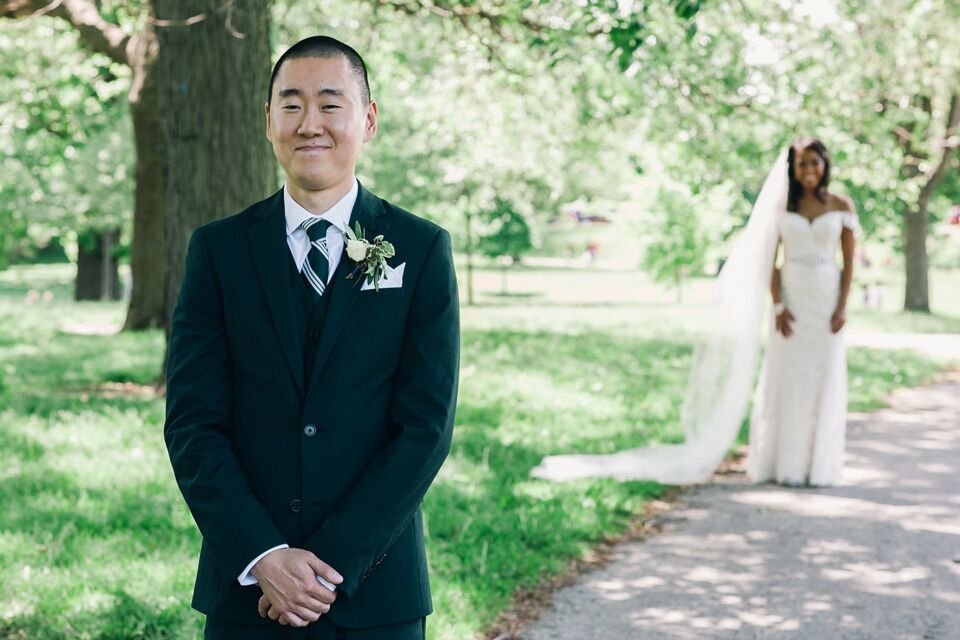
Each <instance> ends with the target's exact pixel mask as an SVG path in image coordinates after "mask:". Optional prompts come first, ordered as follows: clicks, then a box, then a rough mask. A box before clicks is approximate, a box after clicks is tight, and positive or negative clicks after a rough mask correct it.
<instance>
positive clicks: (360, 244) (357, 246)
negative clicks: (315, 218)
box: [346, 222, 396, 291]
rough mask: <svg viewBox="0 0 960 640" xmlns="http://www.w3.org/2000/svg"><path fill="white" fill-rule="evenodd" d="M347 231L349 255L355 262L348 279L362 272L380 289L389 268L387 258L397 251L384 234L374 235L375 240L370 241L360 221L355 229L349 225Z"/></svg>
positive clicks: (374, 286) (375, 287)
mask: <svg viewBox="0 0 960 640" xmlns="http://www.w3.org/2000/svg"><path fill="white" fill-rule="evenodd" d="M346 233H347V257H348V258H350V259H351V260H352V261H353V263H354V267H353V269H352V270H351V271H350V273H349V274H347V279H348V280H350V279H353V277H354V276H356V275H357V274H359V273H362V274H364V275H365V276H367V277H368V278H370V279H371V280H373V288H374V289H376V290H377V291H380V278H382V277H383V274H384V272H385V271H386V269H387V258H392V257H393V256H394V254H395V253H396V252H395V251H394V249H393V245H392V244H390V243H389V242H387V241H386V240H384V239H383V236H376V237H374V239H373V242H370V241H368V240H367V239H366V238H365V237H364V232H363V229H362V228H361V227H360V223H359V222H357V223H356V230H355V231H354V230H353V229H351V228H350V227H349V226H348V227H347V228H346Z"/></svg>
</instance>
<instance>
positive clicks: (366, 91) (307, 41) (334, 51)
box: [267, 36, 370, 104]
mask: <svg viewBox="0 0 960 640" xmlns="http://www.w3.org/2000/svg"><path fill="white" fill-rule="evenodd" d="M337 56H343V57H344V58H346V59H347V64H349V65H350V70H351V71H353V73H354V75H356V76H357V82H358V83H359V85H360V96H361V97H362V98H363V102H364V104H367V103H369V102H370V82H369V81H368V80H367V65H366V64H365V63H364V62H363V58H361V57H360V54H359V53H357V52H356V50H355V49H354V48H353V47H351V46H350V45H348V44H345V43H343V42H340V41H339V40H337V39H336V38H331V37H330V36H310V37H309V38H304V39H303V40H301V41H300V42H297V43H296V44H294V45H293V46H292V47H290V48H289V49H287V50H286V51H284V52H283V55H281V56H280V58H279V59H277V64H275V65H273V73H272V74H270V86H269V87H268V88H267V104H270V99H271V98H272V97H273V81H274V80H276V79H277V72H279V71H280V66H281V65H282V64H283V62H284V60H291V59H294V58H335V57H337Z"/></svg>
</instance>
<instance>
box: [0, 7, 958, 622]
mask: <svg viewBox="0 0 960 640" xmlns="http://www.w3.org/2000/svg"><path fill="white" fill-rule="evenodd" d="M958 28H960V5H956V4H955V3H948V2H937V1H929V0H928V1H924V0H888V1H884V2H881V1H879V0H806V1H803V0H779V1H775V2H770V1H769V0H738V1H720V0H717V1H713V2H709V1H708V2H693V1H688V0H649V1H646V2H644V1H633V2H631V1H629V0H620V1H619V2H618V1H611V0H578V1H563V2H561V1H550V0H522V1H520V2H502V1H500V0H462V1H461V0H344V1H337V2H331V1H323V0H275V1H274V2H257V1H252V0H246V1H245V0H151V1H149V2H148V1H146V0H139V1H138V0H131V1H128V2H120V1H118V0H56V1H53V2H49V1H48V0H0V505H2V508H0V594H2V596H0V637H2V638H30V639H43V640H46V639H55V638H91V639H93V638H97V639H104V640H106V639H128V638H194V637H197V636H198V634H199V630H200V629H201V627H202V619H201V617H200V616H199V614H197V613H196V612H194V611H192V610H191V609H190V608H189V598H190V594H191V591H192V581H193V576H194V570H195V559H196V554H197V552H198V549H199V535H198V533H197V531H196V529H195V526H194V524H193V521H192V519H191V517H190V514H189V512H188V511H187V509H186V507H185V505H184V504H183V502H182V499H181V497H180V495H179V493H178V491H177V489H176V485H175V483H174V480H173V476H172V473H171V471H170V468H169V463H168V461H167V458H166V452H165V449H164V445H163V439H162V423H163V395H162V388H160V387H159V386H158V383H159V381H160V379H161V371H162V362H163V358H164V353H165V327H166V326H167V323H168V320H169V317H170V312H171V310H172V309H171V307H172V301H173V300H174V299H175V293H176V290H177V287H178V285H179V279H180V277H181V275H182V268H183V264H182V262H183V254H184V251H185V247H186V238H187V237H188V236H189V233H190V231H191V230H192V229H193V228H195V227H196V226H197V225H198V224H201V223H203V222H206V221H209V220H212V219H215V218H217V217H220V216H223V215H226V214H229V213H232V212H235V211H238V210H240V209H241V208H243V207H244V206H246V205H247V204H249V203H251V202H253V201H256V200H259V199H261V198H263V197H264V196H266V195H267V194H269V193H271V192H272V191H273V190H275V189H276V188H277V187H278V186H279V184H280V181H279V180H280V176H279V174H278V170H277V167H276V164H275V162H274V160H273V157H272V155H271V153H270V150H269V147H268V145H267V143H266V141H265V140H264V139H263V135H262V129H263V113H262V104H263V102H264V100H265V93H266V85H267V80H268V78H269V71H270V66H271V63H272V60H274V59H276V56H277V55H278V54H279V53H280V52H281V51H282V50H283V49H284V48H286V47H287V46H289V45H290V44H292V43H293V42H295V41H296V40H298V39H299V38H301V37H304V36H306V35H310V34H314V33H327V34H331V35H334V36H336V37H338V38H340V39H343V40H344V41H346V42H348V43H351V44H352V45H353V46H355V47H356V48H357V49H358V50H359V51H360V52H361V53H362V54H363V55H364V56H365V58H366V60H367V62H368V65H369V68H370V74H371V85H372V90H373V96H374V98H375V99H376V100H377V101H378V103H379V105H380V110H381V118H380V132H379V134H378V136H377V138H376V139H375V140H374V141H373V142H372V143H370V144H369V145H368V147H367V148H366V150H365V152H364V155H363V156H362V157H361V162H360V166H359V167H358V173H359V176H360V179H361V180H362V181H363V182H364V184H365V185H366V186H368V187H369V188H371V189H372V190H373V191H374V192H375V193H377V194H379V195H381V196H383V197H386V198H388V199H389V200H391V201H393V202H395V203H397V204H399V205H400V206H403V207H405V208H408V209H410V210H412V211H414V212H417V213H419V214H421V215H424V216H426V217H429V218H431V219H433V220H435V221H437V222H438V223H440V224H442V225H444V226H445V227H446V228H447V229H449V230H450V232H451V234H452V236H453V239H454V243H455V250H456V262H457V269H458V278H459V281H460V289H461V296H462V304H463V310H462V314H463V357H462V369H461V396H460V402H459V406H458V413H457V424H456V432H455V437H454V442H453V448H452V451H451V455H450V458H449V460H448V461H447V463H446V464H445V466H444V468H443V469H442V470H441V473H440V475H439V477H438V480H437V482H436V483H435V485H434V487H433V488H432V489H431V490H430V492H429V494H428V495H427V498H426V500H425V502H424V510H425V525H426V529H427V539H428V555H429V561H430V568H431V573H432V576H433V586H434V594H435V597H434V604H435V609H436V613H435V614H434V615H433V616H431V618H430V620H429V624H428V633H429V636H430V637H431V638H433V639H443V640H454V639H456V640H463V639H466V638H472V637H482V635H483V634H485V633H489V632H490V630H491V629H492V628H493V627H492V625H494V622H495V620H496V618H497V616H498V615H499V614H500V613H501V612H502V611H504V610H505V609H507V608H509V607H510V605H511V602H512V601H513V599H514V598H515V596H516V594H518V593H519V592H521V591H522V590H524V589H529V588H532V587H536V585H537V584H539V583H541V582H542V581H544V580H546V579H547V578H548V577H549V576H551V575H556V574H558V573H563V572H564V571H566V570H567V567H568V566H569V563H570V561H571V559H573V558H577V557H582V556H583V555H584V554H585V553H588V552H589V550H590V549H591V548H593V547H594V546H595V545H596V544H598V543H599V542H601V541H603V540H606V539H609V538H611V537H615V536H617V535H619V534H620V533H622V532H623V531H624V530H625V529H626V528H627V527H628V526H629V525H630V523H631V522H632V521H633V520H634V519H635V518H636V517H637V515H638V514H640V513H642V511H643V507H644V504H645V503H646V502H647V501H649V500H651V499H654V498H656V497H658V496H659V495H661V494H662V492H663V490H664V488H663V487H660V486H658V485H656V484H654V483H642V482H628V483H617V482H613V481H609V480H587V481H581V482H576V483H570V484H560V485H554V484H549V483H546V482H542V481H536V480H532V479H530V478H529V477H528V474H529V470H530V469H531V468H532V467H533V466H535V465H536V464H537V463H538V462H539V461H540V459H541V457H542V456H543V455H545V454H551V453H561V452H610V451H615V450H618V449H622V448H626V447H632V446H637V445H639V444H642V443H644V442H652V441H658V440H659V441H677V440H678V439H679V438H680V437H681V436H680V432H679V429H678V410H679V402H680V399H681V398H682V394H683V390H684V384H685V370H686V368H687V366H688V364H689V360H690V355H691V352H692V347H693V344H694V343H695V340H696V335H697V332H698V330H699V328H701V327H702V326H703V325H704V323H705V322H706V321H709V318H704V317H702V310H703V309H704V308H705V303H706V301H707V300H708V299H709V286H710V282H711V280H712V278H713V276H714V275H715V273H716V270H717V268H718V266H719V265H720V264H722V260H723V258H724V255H725V252H726V250H727V249H728V247H729V239H730V237H731V235H732V234H733V233H735V232H736V230H737V229H738V228H739V227H741V226H742V224H743V222H744V221H745V219H746V216H747V215H748V214H749V211H750V207H751V202H752V201H753V199H754V198H755V197H756V194H757V192H758V191H759V188H760V185H761V183H762V180H763V178H764V177H765V175H766V172H767V171H768V169H769V167H770V166H771V165H772V163H773V161H774V159H775V158H776V156H777V153H778V152H779V150H780V149H782V148H783V147H784V146H785V145H786V144H787V143H788V142H789V140H790V139H791V138H793V137H795V136H797V135H801V134H816V135H817V136H819V137H820V138H822V139H823V140H824V141H825V143H826V144H827V147H828V148H829V149H830V150H831V153H832V159H833V161H834V172H833V188H834V190H836V191H837V192H841V193H846V194H848V195H850V196H851V197H852V198H853V200H854V201H855V202H856V204H857V206H858V209H859V214H860V219H861V222H862V224H863V227H864V237H863V240H864V241H863V243H862V244H861V252H860V254H859V255H858V259H857V265H856V270H855V277H854V288H853V290H852V292H851V296H850V303H849V325H848V326H849V330H848V331H849V335H850V342H851V345H852V346H851V348H850V354H849V359H850V388H851V401H850V408H851V410H854V411H863V410H869V409H871V408H875V407H878V406H880V405H881V404H882V401H883V397H884V396H885V395H886V394H887V393H888V392H889V391H890V390H891V389H893V388H895V387H897V386H904V385H915V384H921V383H923V382H925V381H928V380H931V379H932V378H934V377H935V376H936V375H937V373H938V372H939V371H941V370H942V369H944V368H945V367H948V366H952V364H953V363H952V362H951V361H950V359H949V357H947V356H949V353H947V352H946V350H943V349H938V345H939V344H941V342H942V343H943V344H946V343H947V342H948V340H949V339H952V338H950V337H949V334H958V333H960V284H958V276H960V271H958V269H960V224H958V220H957V217H958V212H960V209H958V208H957V203H960V171H958V166H960V156H958V151H957V148H958V147H957V141H958V139H957V124H958V121H960V41H958V39H957V38H956V37H955V34H956V33H957V31H958ZM898 345H923V346H924V348H922V349H898V348H890V347H896V346H898Z"/></svg>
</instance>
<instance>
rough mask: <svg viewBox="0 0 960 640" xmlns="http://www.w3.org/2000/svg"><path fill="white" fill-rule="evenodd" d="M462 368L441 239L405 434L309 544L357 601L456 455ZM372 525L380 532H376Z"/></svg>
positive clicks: (401, 423)
mask: <svg viewBox="0 0 960 640" xmlns="http://www.w3.org/2000/svg"><path fill="white" fill-rule="evenodd" d="M459 367H460V310H459V300H458V297H457V281H456V274H455V272H454V268H453V255H452V252H451V247H450V235H449V234H448V233H447V232H446V231H442V230H441V231H439V232H438V233H437V235H436V237H435V238H434V241H433V244H432V246H431V247H430V249H429V251H428V254H427V258H426V260H425V262H424V266H423V269H422V271H421V273H420V276H419V279H418V282H417V283H416V286H415V289H414V292H413V300H412V301H411V307H410V312H409V316H408V318H407V326H406V330H405V334H404V338H403V345H402V347H401V352H400V364H399V367H398V370H397V373H396V377H395V381H394V391H393V397H392V398H391V407H390V419H391V420H392V421H393V422H394V424H396V425H397V426H398V427H399V434H398V435H397V436H396V437H395V438H394V439H393V440H392V441H391V442H390V444H389V445H387V447H385V448H384V449H383V450H382V451H381V452H380V453H379V454H378V455H377V456H376V457H375V458H374V459H373V461H372V462H371V463H370V464H369V466H368V467H367V470H366V471H365V472H364V474H363V475H362V476H361V478H360V480H359V482H358V483H357V484H356V485H355V486H354V487H353V488H352V489H351V490H350V492H349V493H347V495H346V496H344V497H343V498H342V499H341V501H340V502H339V503H338V505H337V508H336V510H335V511H334V512H333V513H331V514H330V515H329V516H328V517H327V518H326V519H325V520H324V522H323V524H322V525H321V526H320V528H319V529H318V530H317V531H316V532H314V534H313V535H311V536H310V538H309V539H308V540H307V543H306V545H305V547H306V548H307V549H309V550H310V551H313V552H314V553H315V554H316V555H317V556H318V557H319V558H320V559H321V560H323V561H324V562H326V563H327V564H329V565H330V566H332V567H333V568H334V569H336V570H337V571H338V572H339V573H340V574H341V575H342V576H343V583H342V584H340V585H339V589H340V590H341V591H342V592H344V593H345V594H346V595H347V596H348V597H353V595H354V594H355V593H356V590H357V587H358V586H359V584H360V582H361V581H362V577H363V575H364V573H365V572H366V571H368V570H369V569H371V568H372V567H373V566H374V564H375V563H376V562H377V560H378V558H380V557H381V556H382V555H383V554H384V553H385V552H386V551H387V550H388V549H389V548H390V547H391V546H392V545H393V543H394V542H395V541H396V540H397V538H398V537H399V536H400V534H401V533H402V532H403V530H404V528H405V527H406V526H407V525H408V524H409V523H410V520H411V518H412V517H413V515H414V513H415V512H416V510H417V508H419V506H420V502H421V501H422V500H423V496H424V494H426V492H427V489H428V488H429V487H430V483H431V482H432V481H433V479H434V477H435V476H436V475H437V472H438V471H439V470H440V465H441V464H442V463H443V461H444V459H445V458H446V456H447V453H448V452H449V450H450V440H451V437H452V435H453V421H454V412H455V409H456V402H457V379H458V375H459ZM370 522H376V523H377V526H375V527H371V526H370V525H369V523H370Z"/></svg>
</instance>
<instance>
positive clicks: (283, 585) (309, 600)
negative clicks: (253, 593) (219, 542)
mask: <svg viewBox="0 0 960 640" xmlns="http://www.w3.org/2000/svg"><path fill="white" fill-rule="evenodd" d="M250 573H252V574H253V576H254V577H255V578H256V579H257V582H258V583H259V584H260V589H261V590H262V591H263V595H262V596H260V602H259V603H258V604H257V610H258V612H259V613H260V617H261V618H270V619H271V620H276V621H277V622H279V623H280V624H285V625H286V624H288V625H290V626H293V627H305V626H307V625H308V624H310V623H311V622H316V621H317V620H319V619H320V616H322V615H324V614H325V613H327V612H329V611H330V605H332V604H333V602H334V601H335V600H336V599H337V594H336V593H335V592H333V591H330V590H329V589H327V588H326V587H325V586H323V585H322V584H320V582H318V581H317V576H320V577H322V578H323V579H324V580H326V581H327V582H329V583H331V584H335V585H336V584H340V583H341V582H343V577H342V576H341V575H340V574H339V573H337V572H336V571H335V570H334V569H333V567H331V566H330V565H328V564H326V563H325V562H323V561H322V560H320V558H318V557H317V556H315V555H314V554H313V553H311V552H310V551H307V550H306V549H277V550H276V551H271V552H270V553H268V554H267V555H265V556H264V557H262V558H261V559H260V561H259V562H257V564H255V565H254V566H253V568H252V569H251V570H250Z"/></svg>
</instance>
